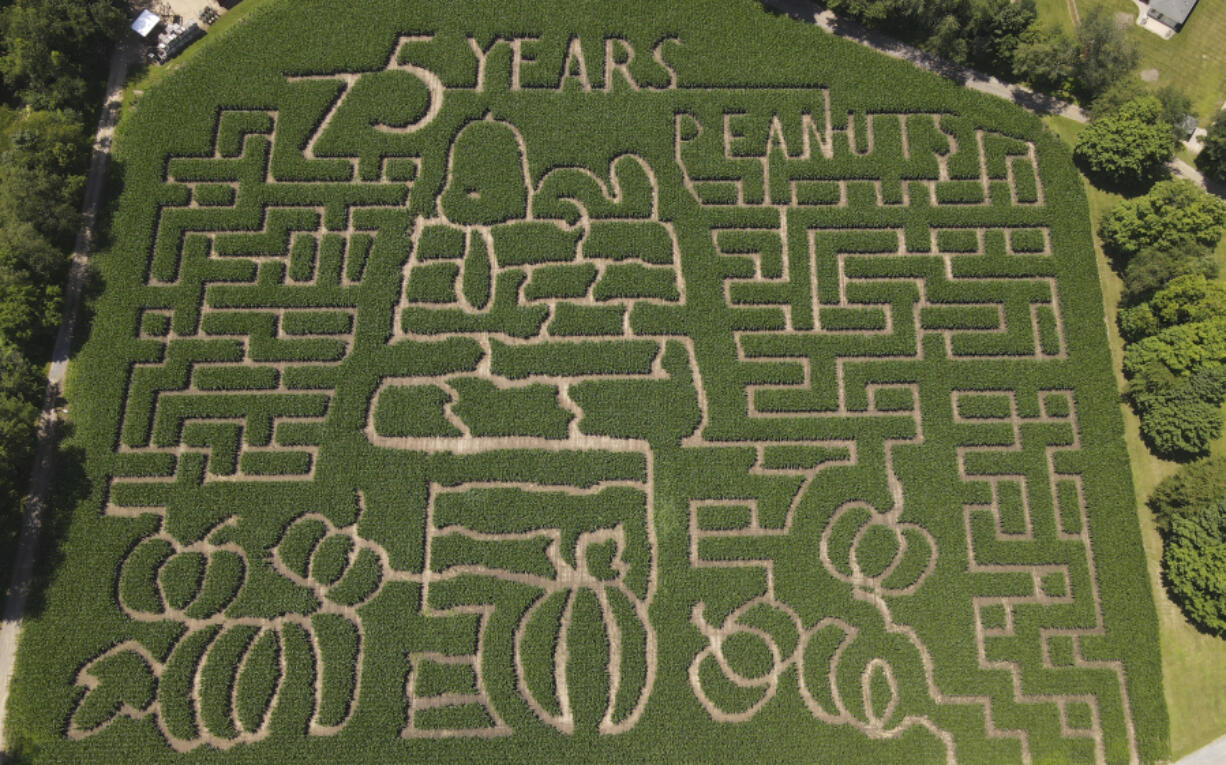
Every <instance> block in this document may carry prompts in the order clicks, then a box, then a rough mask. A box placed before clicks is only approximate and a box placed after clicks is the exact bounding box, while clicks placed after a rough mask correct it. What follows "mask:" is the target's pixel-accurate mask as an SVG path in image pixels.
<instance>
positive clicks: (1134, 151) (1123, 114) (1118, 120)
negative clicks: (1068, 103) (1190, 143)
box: [1073, 96, 1175, 186]
mask: <svg viewBox="0 0 1226 765" xmlns="http://www.w3.org/2000/svg"><path fill="white" fill-rule="evenodd" d="M1161 113H1162V104H1161V103H1159V101H1158V99H1156V98H1154V97H1152V96H1145V97H1142V98H1138V99H1135V100H1133V101H1130V102H1128V103H1126V104H1124V105H1123V106H1122V107H1120V109H1119V111H1117V112H1115V113H1114V114H1111V115H1108V116H1106V117H1100V118H1098V119H1096V120H1094V121H1093V122H1091V123H1090V126H1089V127H1087V128H1086V129H1085V130H1083V131H1082V132H1081V133H1080V134H1079V135H1078V136H1077V145H1076V147H1075V148H1074V149H1073V156H1075V157H1076V158H1077V161H1078V162H1081V163H1082V165H1083V166H1084V167H1085V168H1086V170H1087V171H1088V172H1089V173H1090V174H1091V175H1094V176H1098V177H1101V178H1104V179H1106V180H1107V181H1109V182H1110V183H1113V184H1117V185H1120V186H1136V185H1139V184H1143V183H1146V182H1148V181H1152V180H1154V179H1156V178H1157V177H1158V176H1159V175H1160V174H1161V172H1162V170H1163V168H1164V166H1165V164H1166V162H1167V161H1169V160H1170V159H1171V157H1173V156H1174V155H1175V143H1174V141H1172V140H1171V126H1170V125H1168V124H1167V123H1165V122H1163V121H1162V120H1161Z"/></svg>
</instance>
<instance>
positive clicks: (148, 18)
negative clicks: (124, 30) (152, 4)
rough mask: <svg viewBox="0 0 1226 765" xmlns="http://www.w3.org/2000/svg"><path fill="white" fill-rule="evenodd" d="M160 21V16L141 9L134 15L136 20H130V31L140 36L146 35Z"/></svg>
mask: <svg viewBox="0 0 1226 765" xmlns="http://www.w3.org/2000/svg"><path fill="white" fill-rule="evenodd" d="M160 23H162V18H161V17H160V16H158V15H157V14H156V13H153V12H152V11H141V12H140V15H139V16H137V17H136V21H133V22H132V31H133V32H135V33H136V34H138V35H140V36H141V37H148V36H149V33H150V32H152V31H153V29H154V28H155V27H156V26H157V25H158V24H160Z"/></svg>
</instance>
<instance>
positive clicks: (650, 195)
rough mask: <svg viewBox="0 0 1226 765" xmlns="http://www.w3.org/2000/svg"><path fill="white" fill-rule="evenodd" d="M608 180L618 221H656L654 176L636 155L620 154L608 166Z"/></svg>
mask: <svg viewBox="0 0 1226 765" xmlns="http://www.w3.org/2000/svg"><path fill="white" fill-rule="evenodd" d="M609 181H610V184H609V185H610V187H611V189H612V191H613V198H614V200H615V202H616V214H615V215H613V216H610V217H617V218H642V219H652V220H654V219H655V218H656V214H657V212H658V210H659V203H660V202H659V196H660V195H659V189H658V187H657V186H656V177H655V173H654V172H653V171H652V169H651V167H650V166H649V165H648V164H647V161H646V160H644V159H643V158H642V157H640V156H638V155H637V154H623V155H621V156H620V157H617V158H616V159H614V160H613V161H612V162H610V163H609Z"/></svg>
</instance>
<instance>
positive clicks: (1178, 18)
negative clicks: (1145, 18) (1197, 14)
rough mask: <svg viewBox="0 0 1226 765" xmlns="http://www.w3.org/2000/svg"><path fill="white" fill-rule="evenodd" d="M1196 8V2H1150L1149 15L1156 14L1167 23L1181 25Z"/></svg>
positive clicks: (1182, 0) (1184, 0)
mask: <svg viewBox="0 0 1226 765" xmlns="http://www.w3.org/2000/svg"><path fill="white" fill-rule="evenodd" d="M1195 7H1196V0H1151V2H1150V4H1149V14H1150V15H1151V16H1153V15H1154V14H1158V15H1160V16H1162V17H1164V18H1163V21H1166V22H1167V23H1170V22H1174V23H1175V24H1183V23H1184V22H1185V21H1187V20H1188V15H1189V14H1190V13H1192V9H1193V8H1195Z"/></svg>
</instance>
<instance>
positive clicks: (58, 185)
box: [0, 0, 128, 528]
mask: <svg viewBox="0 0 1226 765" xmlns="http://www.w3.org/2000/svg"><path fill="white" fill-rule="evenodd" d="M127 15H128V9H127V7H126V4H125V3H124V2H123V0H0V528H3V527H4V525H5V521H6V520H7V521H8V522H9V525H10V527H11V521H12V519H13V518H14V517H16V516H17V514H18V511H19V509H20V501H19V500H20V497H21V495H22V493H23V490H24V488H25V481H26V474H27V471H28V469H29V466H30V463H31V459H32V450H33V446H34V435H35V430H36V426H37V420H38V414H39V404H40V402H41V400H42V390H43V374H42V370H43V367H44V365H45V364H46V362H47V360H48V358H49V357H50V355H51V346H52V342H53V341H54V337H55V331H56V328H57V327H58V325H59V322H60V312H61V307H62V306H61V293H62V290H63V285H64V281H65V278H66V277H67V273H68V267H69V262H70V257H71V252H72V246H73V241H74V239H75V236H76V231H77V228H78V225H79V223H80V214H79V212H78V211H79V209H80V204H81V196H82V193H83V191H84V188H85V174H86V169H87V165H88V160H89V150H90V139H91V137H92V136H91V134H92V131H91V130H89V129H88V128H87V125H88V124H91V123H92V121H93V119H94V118H95V117H96V114H97V111H96V109H97V107H98V105H99V104H100V103H101V95H102V92H101V88H102V87H104V80H105V71H106V67H105V65H104V63H103V62H105V61H106V60H107V55H108V51H109V49H110V46H111V44H112V43H113V41H114V40H115V39H116V38H117V36H118V35H119V34H120V33H122V32H123V30H124V28H125V25H126V19H127Z"/></svg>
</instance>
